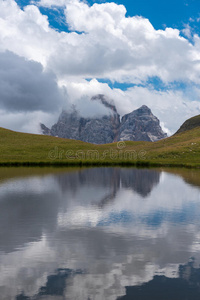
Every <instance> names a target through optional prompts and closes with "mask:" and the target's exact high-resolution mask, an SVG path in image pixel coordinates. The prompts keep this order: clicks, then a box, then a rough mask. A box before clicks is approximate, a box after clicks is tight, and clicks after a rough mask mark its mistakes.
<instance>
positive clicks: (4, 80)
mask: <svg viewBox="0 0 200 300" xmlns="http://www.w3.org/2000/svg"><path fill="white" fill-rule="evenodd" d="M63 103H64V97H63V94H62V90H60V89H59V87H58V85H57V83H56V76H55V75H54V74H53V73H50V72H46V71H44V69H43V67H42V65H41V64H40V63H37V62H34V61H28V60H26V59H25V58H23V57H20V56H18V55H16V54H14V53H12V52H9V51H6V52H3V53H0V108H1V109H4V110H9V111H23V112H30V111H31V112H32V111H44V112H53V111H55V110H57V109H59V108H60V107H61V105H62V104H63Z"/></svg>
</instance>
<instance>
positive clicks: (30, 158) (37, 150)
mask: <svg viewBox="0 0 200 300" xmlns="http://www.w3.org/2000/svg"><path fill="white" fill-rule="evenodd" d="M0 139H1V144H0V165H34V164H35V165H109V164H110V165H111V164H112V165H120V164H121V165H146V166H148V165H152V166H162V165H169V166H171V165H172V166H193V167H200V128H195V129H192V130H189V131H186V132H183V133H180V134H176V135H174V136H172V137H169V138H166V139H163V140H160V141H158V142H153V143H152V142H132V141H129V142H118V143H112V144H106V145H93V144H89V143H85V142H81V141H77V140H70V139H64V138H56V137H52V136H44V135H36V134H27V133H19V132H14V131H11V130H7V129H3V128H0Z"/></svg>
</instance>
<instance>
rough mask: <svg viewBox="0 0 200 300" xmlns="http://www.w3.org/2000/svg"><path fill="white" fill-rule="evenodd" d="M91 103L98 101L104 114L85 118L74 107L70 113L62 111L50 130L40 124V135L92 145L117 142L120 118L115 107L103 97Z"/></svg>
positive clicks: (99, 96) (100, 96) (98, 96)
mask: <svg viewBox="0 0 200 300" xmlns="http://www.w3.org/2000/svg"><path fill="white" fill-rule="evenodd" d="M91 101H99V102H100V103H101V104H102V105H103V106H104V107H106V108H107V110H106V114H105V115H103V116H102V115H100V116H96V117H93V118H85V117H82V116H81V115H80V114H79V112H78V111H77V110H76V108H75V107H72V109H71V111H70V112H67V111H63V112H62V113H61V115H60V117H59V119H58V122H57V123H56V124H54V125H53V126H52V128H51V129H48V128H47V127H46V126H45V125H44V124H41V129H42V133H43V134H49V135H53V136H58V137H62V138H68V139H75V140H81V141H84V142H88V143H94V144H107V143H112V142H113V141H117V135H118V131H119V126H120V116H119V114H118V113H117V110H116V107H115V106H114V105H112V104H110V103H109V102H108V101H107V100H106V98H105V96H104V95H97V96H95V97H92V99H91Z"/></svg>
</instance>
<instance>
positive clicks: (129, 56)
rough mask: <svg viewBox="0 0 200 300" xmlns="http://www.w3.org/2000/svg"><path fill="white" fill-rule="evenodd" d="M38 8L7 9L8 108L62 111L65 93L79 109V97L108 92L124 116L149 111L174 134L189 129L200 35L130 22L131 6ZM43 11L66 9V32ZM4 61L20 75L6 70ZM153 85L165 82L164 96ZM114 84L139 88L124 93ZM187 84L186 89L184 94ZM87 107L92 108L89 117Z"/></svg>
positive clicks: (2, 24) (8, 5) (1, 51)
mask: <svg viewBox="0 0 200 300" xmlns="http://www.w3.org/2000/svg"><path fill="white" fill-rule="evenodd" d="M31 3H32V4H31V5H27V6H24V8H23V9H22V8H20V6H19V5H17V3H16V2H15V1H14V0H4V1H1V2H0V56H2V59H1V60H0V64H1V65H0V68H2V71H1V74H0V80H2V79H1V78H2V77H1V76H4V78H6V81H5V82H4V83H2V82H1V84H3V87H2V91H1V93H4V95H3V97H1V106H0V108H1V109H4V110H5V109H6V110H9V111H10V112H13V111H45V112H46V111H51V112H53V111H54V110H55V111H56V110H57V109H58V107H60V109H61V108H62V105H66V103H64V102H66V101H67V100H68V99H65V100H64V102H63V96H62V95H61V94H60V93H61V90H60V88H61V87H62V86H64V87H65V89H66V90H67V93H68V98H69V100H70V101H71V102H73V101H82V100H77V95H79V97H80V99H87V98H88V97H91V96H93V95H95V94H97V93H103V92H104V91H105V92H106V91H107V94H106V95H107V96H109V97H111V98H113V99H114V100H115V101H116V103H115V104H116V106H117V107H118V110H119V111H120V108H122V110H123V113H127V112H128V111H130V108H131V109H135V108H137V107H139V106H141V105H142V104H146V105H148V106H149V107H150V108H151V109H152V110H153V112H154V113H155V114H156V115H157V116H158V117H159V118H160V119H161V121H162V122H164V123H165V126H166V127H167V128H168V129H169V130H170V131H172V132H173V131H176V130H177V128H178V127H179V125H180V124H181V123H182V121H183V120H182V119H180V118H181V116H182V117H183V119H186V118H188V117H190V116H192V115H193V114H197V113H199V110H200V104H199V95H200V37H199V36H198V35H197V34H194V35H193V36H192V37H191V36H190V39H188V38H186V37H185V38H184V37H183V36H182V31H181V29H180V30H178V29H175V28H165V29H164V30H156V29H155V28H154V27H153V26H152V24H151V22H150V20H148V19H146V18H143V17H139V16H133V17H128V16H127V15H126V8H125V6H123V5H118V4H116V3H114V2H113V3H101V4H97V3H94V4H93V5H92V6H89V4H87V3H86V2H85V1H78V0H59V1H58V0H48V1H47V0H41V1H39V2H38V1H32V2H31ZM41 7H43V8H44V7H45V9H46V10H48V11H49V12H51V11H55V10H59V9H60V10H61V11H62V14H63V15H62V20H63V18H64V19H65V22H66V23H65V25H66V31H59V30H58V29H55V28H53V26H52V25H50V23H49V22H50V21H49V20H48V17H47V15H45V14H44V13H42V12H41V11H42V10H40V8H41ZM58 17H59V16H58ZM6 51H10V52H13V53H14V54H15V55H16V56H15V57H14V54H11V53H9V52H6ZM17 56H18V57H17ZM19 56H20V57H19ZM3 57H4V58H3ZM3 61H7V64H8V66H11V65H12V64H13V67H14V68H16V69H15V70H13V69H12V68H11V67H9V68H8V70H5V65H4V63H3ZM8 62H10V64H9V63H8ZM17 69H18V70H19V71H17ZM20 70H21V71H20ZM7 73H8V74H7ZM22 73H24V75H23V74H22ZM6 76H7V77H6ZM23 76H24V78H23ZM151 78H158V79H159V80H160V81H161V82H162V83H163V84H164V89H163V90H159V89H158V90H156V88H155V87H154V86H153V85H149V83H148V81H149V79H151ZM29 79H30V80H29ZM102 79H103V81H104V83H101V81H102ZM11 81H12V82H13V84H12V82H11ZM109 82H111V83H112V84H114V83H115V82H117V83H121V84H131V85H133V86H132V87H131V88H129V89H127V90H126V89H125V88H122V89H120V88H118V89H116V88H112V87H111V85H110V86H109V84H108V83H109ZM180 83H181V84H182V85H184V89H179V88H178V87H179V85H180ZM57 84H58V85H57ZM16 86H21V89H16ZM58 86H59V88H58ZM177 86H178V87H177ZM6 88H8V90H9V93H8V94H6ZM96 88H97V89H98V90H95V89H96ZM191 90H192V92H191ZM14 93H16V95H15V100H13V98H12V95H14ZM27 95H29V96H28V97H27ZM74 95H75V96H76V97H74ZM141 95H143V96H144V98H142V97H141ZM145 95H146V96H147V98H148V99H147V98H145ZM17 99H18V100H17ZM53 99H54V100H53ZM177 99H178V100H177ZM147 102H148V103H147ZM149 102H150V103H149ZM63 103H64V104H63ZM174 104H176V105H174ZM185 104H186V106H185ZM83 105H84V104H83ZM87 105H88V103H87V101H86V102H85V107H86V109H85V110H86V111H87ZM126 105H128V106H129V107H127V108H126ZM184 108H185V110H184ZM88 109H89V108H88ZM125 110H126V111H125ZM157 111H158V112H157ZM180 111H181V113H179V112H180ZM177 112H178V115H177V118H175V119H174V116H175V115H176V113H177ZM57 116H58V115H57ZM57 116H56V117H57ZM160 116H161V117H160ZM162 116H163V118H162ZM1 126H4V125H3V124H1Z"/></svg>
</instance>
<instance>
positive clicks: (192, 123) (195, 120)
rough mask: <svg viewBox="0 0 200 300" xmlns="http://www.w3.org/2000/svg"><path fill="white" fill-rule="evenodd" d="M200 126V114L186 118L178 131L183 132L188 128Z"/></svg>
mask: <svg viewBox="0 0 200 300" xmlns="http://www.w3.org/2000/svg"><path fill="white" fill-rule="evenodd" d="M197 127H200V115H198V116H195V117H192V118H190V119H188V120H186V121H185V122H184V123H183V124H182V125H181V127H180V128H179V130H178V131H177V132H176V133H181V132H184V131H186V130H191V129H194V128H197Z"/></svg>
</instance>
